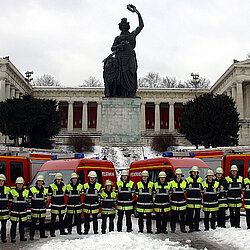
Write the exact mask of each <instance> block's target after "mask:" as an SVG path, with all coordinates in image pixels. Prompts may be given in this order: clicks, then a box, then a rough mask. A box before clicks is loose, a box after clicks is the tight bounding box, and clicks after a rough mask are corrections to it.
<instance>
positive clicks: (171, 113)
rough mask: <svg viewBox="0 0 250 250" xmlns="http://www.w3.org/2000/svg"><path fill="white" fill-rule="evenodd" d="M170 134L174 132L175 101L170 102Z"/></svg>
mask: <svg viewBox="0 0 250 250" xmlns="http://www.w3.org/2000/svg"><path fill="white" fill-rule="evenodd" d="M168 117H169V132H173V131H174V101H170V102H169V115H168Z"/></svg>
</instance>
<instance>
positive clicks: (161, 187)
mask: <svg viewBox="0 0 250 250" xmlns="http://www.w3.org/2000/svg"><path fill="white" fill-rule="evenodd" d="M166 177H167V175H166V173H165V172H163V171H162V172H160V173H159V176H158V178H159V180H158V182H156V183H155V184H154V189H155V192H154V198H155V199H154V209H155V214H156V234H159V233H164V234H167V233H168V232H167V219H168V214H169V211H170V203H169V189H170V185H169V184H168V183H167V181H166Z"/></svg>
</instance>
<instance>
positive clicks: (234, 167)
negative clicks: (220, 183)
mask: <svg viewBox="0 0 250 250" xmlns="http://www.w3.org/2000/svg"><path fill="white" fill-rule="evenodd" d="M233 170H236V171H238V170H239V169H238V167H237V166H236V165H232V166H231V168H230V171H233Z"/></svg>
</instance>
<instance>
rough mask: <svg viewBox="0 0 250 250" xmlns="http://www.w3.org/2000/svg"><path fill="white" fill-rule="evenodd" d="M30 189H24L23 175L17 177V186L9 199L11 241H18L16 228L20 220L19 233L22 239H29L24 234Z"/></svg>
mask: <svg viewBox="0 0 250 250" xmlns="http://www.w3.org/2000/svg"><path fill="white" fill-rule="evenodd" d="M28 197H29V191H28V190H27V189H24V179H23V177H18V178H17V179H16V186H15V188H14V189H12V190H11V193H10V196H9V201H10V203H11V213H10V220H11V228H10V237H11V242H12V243H15V242H16V228H17V223H18V222H19V234H20V241H27V238H25V236H24V234H25V233H24V226H25V223H26V221H27V203H28Z"/></svg>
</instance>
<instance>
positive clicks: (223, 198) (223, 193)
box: [215, 168, 227, 228]
mask: <svg viewBox="0 0 250 250" xmlns="http://www.w3.org/2000/svg"><path fill="white" fill-rule="evenodd" d="M222 175H223V170H222V168H217V169H216V178H215V180H216V181H218V182H219V183H220V185H219V189H220V192H219V196H218V201H219V210H218V212H217V225H218V227H223V228H225V227H226V210H227V181H226V180H225V179H224V178H222Z"/></svg>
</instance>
